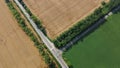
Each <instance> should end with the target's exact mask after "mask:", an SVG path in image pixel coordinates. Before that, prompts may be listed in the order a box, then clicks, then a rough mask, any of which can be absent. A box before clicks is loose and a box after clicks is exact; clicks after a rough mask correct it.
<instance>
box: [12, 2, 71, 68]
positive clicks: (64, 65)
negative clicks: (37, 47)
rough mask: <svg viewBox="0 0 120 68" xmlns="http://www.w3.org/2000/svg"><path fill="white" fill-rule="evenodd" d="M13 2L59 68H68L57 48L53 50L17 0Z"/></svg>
mask: <svg viewBox="0 0 120 68" xmlns="http://www.w3.org/2000/svg"><path fill="white" fill-rule="evenodd" d="M14 1H15V3H16V4H17V5H18V7H19V8H20V9H21V11H22V12H23V14H24V15H25V16H26V18H27V19H28V21H29V23H30V24H31V25H32V27H33V28H34V29H35V31H36V32H37V34H38V35H39V36H40V37H41V39H42V41H43V42H44V44H45V45H46V47H47V48H48V49H49V50H50V52H51V53H52V55H53V56H54V57H55V58H56V60H57V61H58V62H59V64H60V65H61V67H62V68H69V67H68V66H67V64H66V63H65V61H64V60H63V58H62V51H60V50H58V49H57V48H55V46H54V44H53V43H52V42H51V41H50V40H49V39H48V38H47V37H46V36H45V35H44V34H43V33H42V31H41V30H40V29H39V28H37V25H36V24H35V23H34V21H33V20H32V19H31V18H30V15H29V14H28V13H27V12H26V10H25V9H24V7H23V6H22V5H21V4H20V2H19V1H18V0H14Z"/></svg>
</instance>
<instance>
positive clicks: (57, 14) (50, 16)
mask: <svg viewBox="0 0 120 68" xmlns="http://www.w3.org/2000/svg"><path fill="white" fill-rule="evenodd" d="M102 1H104V0H24V2H25V3H26V5H27V6H28V7H29V8H30V10H31V11H32V12H33V14H35V15H36V16H37V17H39V19H40V20H41V21H42V22H43V25H44V26H45V28H46V30H47V34H48V36H49V37H50V38H52V39H54V38H55V37H57V36H59V34H61V33H62V32H64V31H65V30H67V29H69V28H70V27H71V26H72V25H73V24H75V23H77V22H78V21H79V20H80V19H83V18H84V17H86V16H87V15H89V14H90V13H91V12H93V11H94V10H95V9H96V8H97V7H99V6H100V4H101V2H102ZM105 1H108V0H105Z"/></svg>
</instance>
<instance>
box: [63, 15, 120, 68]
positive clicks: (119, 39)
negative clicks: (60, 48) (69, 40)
mask: <svg viewBox="0 0 120 68" xmlns="http://www.w3.org/2000/svg"><path fill="white" fill-rule="evenodd" d="M119 18H120V13H118V14H114V15H112V16H111V17H109V18H108V21H107V22H105V23H104V24H103V25H102V26H100V27H99V28H98V29H97V30H96V31H94V32H93V33H91V34H90V35H89V36H87V37H86V38H84V39H83V40H82V41H79V42H78V43H77V44H75V45H73V47H72V48H71V49H70V50H69V51H68V52H66V53H65V54H64V56H65V58H67V59H68V60H69V61H70V62H71V64H72V65H73V67H74V68H120V19H119Z"/></svg>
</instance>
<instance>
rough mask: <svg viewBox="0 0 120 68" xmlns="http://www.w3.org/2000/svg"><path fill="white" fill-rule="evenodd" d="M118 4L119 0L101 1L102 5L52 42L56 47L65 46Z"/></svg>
mask: <svg viewBox="0 0 120 68" xmlns="http://www.w3.org/2000/svg"><path fill="white" fill-rule="evenodd" d="M118 4H120V0H114V1H112V0H110V2H109V3H105V2H102V6H101V7H99V8H98V9H96V10H95V11H94V13H92V14H91V15H90V16H88V17H86V19H84V20H82V21H80V22H78V23H77V24H75V25H74V26H73V27H72V28H70V29H69V30H67V31H65V32H64V33H62V34H61V35H60V36H59V37H57V38H56V39H54V40H53V42H54V44H55V45H56V47H57V48H62V47H64V46H66V44H67V43H69V42H70V41H71V40H72V39H74V38H75V37H76V36H77V35H79V34H81V33H82V32H83V31H84V30H86V29H87V28H89V27H90V26H91V25H93V24H94V23H95V22H96V21H98V20H99V19H100V18H102V17H103V16H105V15H106V14H107V13H108V12H109V11H111V10H112V9H113V8H114V7H116V6H117V5H118Z"/></svg>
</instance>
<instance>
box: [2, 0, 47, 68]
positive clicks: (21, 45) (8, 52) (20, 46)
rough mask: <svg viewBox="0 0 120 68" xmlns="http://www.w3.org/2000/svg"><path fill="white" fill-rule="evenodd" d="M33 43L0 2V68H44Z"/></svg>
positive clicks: (44, 65)
mask: <svg viewBox="0 0 120 68" xmlns="http://www.w3.org/2000/svg"><path fill="white" fill-rule="evenodd" d="M46 66H47V65H46V64H45V62H44V61H43V59H42V57H41V56H40V55H39V52H38V50H37V49H36V47H34V43H33V42H32V41H31V40H30V39H29V37H28V36H27V35H26V34H25V33H24V32H23V31H22V30H21V28H20V27H19V26H18V23H17V22H16V20H15V19H14V17H13V16H12V14H11V12H10V11H9V9H8V7H7V5H6V4H5V2H4V0H0V68H46Z"/></svg>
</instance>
